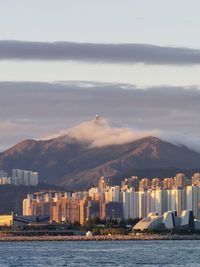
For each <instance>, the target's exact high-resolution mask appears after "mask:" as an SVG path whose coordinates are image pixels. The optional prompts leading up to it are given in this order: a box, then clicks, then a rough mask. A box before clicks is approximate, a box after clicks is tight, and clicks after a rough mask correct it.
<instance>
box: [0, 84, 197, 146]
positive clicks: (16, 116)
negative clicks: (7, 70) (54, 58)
mask: <svg viewBox="0 0 200 267" xmlns="http://www.w3.org/2000/svg"><path fill="white" fill-rule="evenodd" d="M0 96H1V97H0V150H4V149H6V148H8V147H10V146H11V145H14V144H15V143H17V142H19V141H21V140H23V139H28V138H37V139H40V138H45V137H47V136H51V135H52V134H55V133H58V132H59V133H60V134H63V133H65V132H66V129H69V128H72V127H74V126H76V125H77V124H80V123H82V122H84V121H90V120H93V119H94V118H95V115H96V114H99V115H100V117H102V118H105V119H106V120H108V123H109V125H106V128H105V130H106V133H108V135H111V133H112V127H115V134H116V135H118V134H119V136H121V137H124V136H125V134H123V131H125V129H126V130H127V132H126V133H127V134H128V135H127V136H128V140H129V139H130V138H129V137H131V136H133V137H134V138H136V137H140V136H144V133H145V134H151V135H152V133H156V134H157V135H158V137H161V138H163V139H165V140H170V141H173V142H176V143H184V144H186V145H189V146H191V147H193V148H198V149H199V144H200V141H199V140H200V128H199V125H200V116H199V114H200V105H199V103H200V90H198V89H197V88H192V87H191V88H180V87H162V88H161V87H160V88H159V87H156V88H148V89H145V90H144V89H139V88H137V87H134V86H131V85H126V84H100V83H89V82H88V83H85V82H79V83H73V82H71V83H70V82H67V83H64V82H63V83H31V82H24V83H20V82H16V83H15V82H13V83H8V82H0ZM83 125H85V124H83ZM83 125H82V126H83ZM86 125H87V124H86ZM89 126H91V125H89ZM89 126H87V127H86V130H85V129H84V130H83V127H81V128H78V129H81V130H83V134H85V133H86V132H87V131H88V129H87V128H88V127H89ZM120 128H122V129H121V130H120ZM76 129H77V128H76ZM132 129H133V132H131V131H132ZM140 132H141V134H140ZM91 134H92V133H91ZM96 136H98V134H97V135H96ZM101 136H105V133H101ZM135 136H136V137H135ZM121 137H120V138H121ZM113 138H115V136H113ZM110 140H112V138H110ZM94 141H95V140H94ZM115 142H119V141H116V138H115Z"/></svg>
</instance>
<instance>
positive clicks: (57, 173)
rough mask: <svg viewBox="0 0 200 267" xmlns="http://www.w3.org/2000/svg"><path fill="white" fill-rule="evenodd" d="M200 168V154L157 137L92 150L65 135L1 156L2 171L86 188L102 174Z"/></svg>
mask: <svg viewBox="0 0 200 267" xmlns="http://www.w3.org/2000/svg"><path fill="white" fill-rule="evenodd" d="M199 167H200V154H199V153H197V152H195V151H192V150H191V149H189V148H187V147H185V146H175V145H173V144H171V143H168V142H164V141H162V140H160V139H158V138H155V137H146V138H142V139H139V140H137V141H134V142H130V143H126V144H122V145H121V144H120V145H109V146H103V147H90V146H89V144H88V143H86V142H85V143H84V142H80V141H77V140H75V139H71V138H69V137H68V136H63V137H59V138H55V139H51V140H47V141H35V140H25V141H23V142H21V143H19V144H17V145H16V146H14V147H12V148H10V149H8V150H7V151H5V152H3V153H1V154H0V168H2V169H5V170H7V171H10V170H11V169H12V168H22V169H30V170H35V171H38V172H39V174H40V181H41V182H45V183H49V184H58V185H66V186H68V187H70V188H84V187H85V186H86V185H87V184H88V183H89V182H91V181H92V180H94V179H96V178H98V177H99V176H101V175H108V176H113V177H114V178H115V179H116V181H118V179H119V177H122V176H123V175H126V174H129V175H131V174H132V175H134V174H135V172H136V171H138V170H146V172H145V173H147V175H148V170H149V171H152V170H154V169H155V170H156V169H159V170H163V173H164V171H165V170H168V169H170V168H175V169H176V170H179V169H180V170H184V169H195V168H199Z"/></svg>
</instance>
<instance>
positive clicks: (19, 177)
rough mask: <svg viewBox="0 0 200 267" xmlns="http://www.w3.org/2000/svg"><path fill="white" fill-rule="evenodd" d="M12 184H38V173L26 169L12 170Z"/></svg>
mask: <svg viewBox="0 0 200 267" xmlns="http://www.w3.org/2000/svg"><path fill="white" fill-rule="evenodd" d="M11 183H12V184H15V185H34V186H36V185H38V173H37V172H32V171H26V170H18V169H13V170H12V182H11Z"/></svg>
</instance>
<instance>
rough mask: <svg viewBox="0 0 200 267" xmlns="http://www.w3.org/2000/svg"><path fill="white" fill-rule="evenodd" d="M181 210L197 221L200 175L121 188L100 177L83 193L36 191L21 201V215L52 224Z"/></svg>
mask: <svg viewBox="0 0 200 267" xmlns="http://www.w3.org/2000/svg"><path fill="white" fill-rule="evenodd" d="M184 210H190V211H193V214H194V217H195V218H197V219H200V173H195V174H194V175H193V176H192V177H191V179H188V178H187V177H186V176H185V175H184V174H182V173H179V174H177V175H176V176H175V177H174V178H165V179H163V180H160V179H159V178H154V179H152V180H149V179H147V178H144V179H141V180H140V179H138V177H137V176H132V177H131V178H126V179H124V180H123V181H122V182H121V186H119V185H117V186H111V185H110V179H109V178H107V177H101V178H100V179H99V181H98V186H97V187H92V188H90V189H89V190H88V191H84V192H82V191H81V192H74V193H72V194H71V193H66V192H38V193H35V194H34V195H28V196H27V198H26V199H24V201H23V215H28V216H47V215H48V216H49V217H50V221H51V222H68V223H75V222H79V223H80V224H82V225H83V224H84V223H85V222H87V221H88V220H91V219H94V218H97V217H98V218H100V219H101V220H108V219H114V220H118V221H120V220H123V219H125V220H128V219H138V218H145V217H147V215H148V214H149V213H155V214H157V215H158V216H161V215H163V213H165V212H167V211H174V212H176V214H177V216H181V214H182V212H183V211H184Z"/></svg>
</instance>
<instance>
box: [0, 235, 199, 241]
mask: <svg viewBox="0 0 200 267" xmlns="http://www.w3.org/2000/svg"><path fill="white" fill-rule="evenodd" d="M131 240H147V241H148V240H200V235H144V234H142V235H112V236H90V237H87V236H6V235H4V236H0V242H23V241H131Z"/></svg>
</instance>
